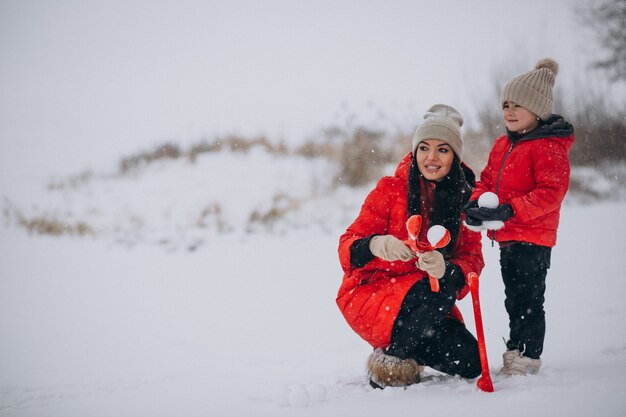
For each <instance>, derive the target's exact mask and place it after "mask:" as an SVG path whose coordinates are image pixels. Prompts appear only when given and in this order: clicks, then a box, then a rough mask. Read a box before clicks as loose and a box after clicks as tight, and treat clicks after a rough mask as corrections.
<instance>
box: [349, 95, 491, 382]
mask: <svg viewBox="0 0 626 417" xmlns="http://www.w3.org/2000/svg"><path fill="white" fill-rule="evenodd" d="M424 118H425V121H424V123H423V124H422V125H421V126H420V127H419V128H418V129H417V131H416V133H415V135H414V137H413V152H412V153H410V154H408V155H407V156H406V157H405V158H404V159H403V160H402V162H401V163H400V165H399V166H398V168H397V170H396V173H395V175H394V176H389V177H384V178H382V179H381V180H380V181H379V182H378V184H377V185H376V188H375V189H374V190H373V191H372V192H371V193H370V194H369V195H368V197H367V198H366V200H365V203H364V204H363V207H362V208H361V212H360V214H359V216H358V217H357V219H356V220H355V221H354V222H353V223H352V225H350V227H348V229H347V231H346V232H345V233H344V234H343V235H342V236H341V238H340V243H339V258H340V262H341V266H342V268H343V270H344V272H345V275H344V278H343V282H342V285H341V287H340V289H339V293H338V295H337V304H338V306H339V308H340V310H341V312H342V313H343V315H344V317H345V319H346V321H347V322H348V324H349V325H350V326H351V327H352V329H353V330H354V331H355V332H356V333H357V334H358V335H359V336H361V337H362V338H363V339H365V340H366V341H367V342H368V343H370V344H371V345H372V346H373V347H374V348H375V351H374V353H373V354H372V355H371V356H370V358H369V360H368V372H369V376H370V383H371V384H372V386H375V387H385V386H405V385H409V384H412V383H415V382H419V378H420V372H421V370H422V367H423V366H424V365H428V366H430V367H433V368H435V369H438V370H440V371H442V372H446V373H449V374H453V375H461V376H463V377H466V378H473V377H476V376H478V375H479V374H480V359H479V354H478V347H477V342H476V339H475V338H474V337H473V336H472V334H471V333H470V332H469V331H468V330H467V329H466V328H465V326H464V324H463V322H462V318H461V316H460V313H459V311H458V309H457V308H456V306H455V300H456V299H457V298H459V299H460V298H462V297H464V296H465V295H466V294H467V292H468V288H467V285H466V279H465V277H466V276H467V275H468V274H469V273H470V272H476V273H479V274H480V272H481V270H482V268H483V265H484V264H483V259H482V253H481V238H480V234H479V233H475V232H472V231H470V230H469V229H467V228H466V227H465V226H463V224H462V219H461V215H462V207H463V206H464V204H465V203H466V202H467V201H468V199H469V196H470V194H471V190H472V185H473V183H474V174H473V173H472V171H471V170H470V169H469V168H468V167H466V166H465V165H463V164H462V163H461V156H462V149H463V142H462V139H461V134H460V127H461V125H462V123H463V120H462V118H461V115H460V114H459V113H458V112H457V111H456V110H455V109H454V108H452V107H450V106H446V105H435V106H433V107H431V108H430V109H429V110H428V112H427V113H426V114H425V116H424ZM413 214H421V215H422V216H423V219H424V222H423V223H424V227H422V229H421V232H420V240H421V241H426V232H427V229H428V226H431V225H435V224H440V225H443V226H444V227H446V228H447V229H448V231H449V232H450V234H451V238H452V239H451V242H450V243H449V244H448V245H447V246H446V247H444V248H442V249H439V250H435V251H429V252H425V253H423V254H419V258H416V255H415V253H414V252H413V251H412V250H411V249H409V248H408V247H407V246H406V245H405V244H404V243H403V242H402V241H403V240H406V239H407V238H408V232H407V230H406V221H407V219H408V217H409V216H411V215H413ZM429 274H430V275H431V276H434V277H436V278H438V279H439V283H440V291H439V292H433V291H431V289H430V285H429V280H428V279H425V278H427V277H428V275H429Z"/></svg>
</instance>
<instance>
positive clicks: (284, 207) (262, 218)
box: [248, 193, 300, 230]
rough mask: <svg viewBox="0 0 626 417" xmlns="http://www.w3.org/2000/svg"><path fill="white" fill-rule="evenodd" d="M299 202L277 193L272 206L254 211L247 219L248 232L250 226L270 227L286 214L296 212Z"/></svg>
mask: <svg viewBox="0 0 626 417" xmlns="http://www.w3.org/2000/svg"><path fill="white" fill-rule="evenodd" d="M299 207H300V202H299V201H298V200H297V199H295V198H292V197H290V196H288V195H287V194H283V193H278V194H276V195H274V197H273V198H272V205H271V206H270V208H269V209H268V210H265V211H261V210H254V211H252V213H250V216H249V218H248V225H249V227H248V230H250V226H252V227H253V226H255V225H264V226H271V225H272V224H274V223H275V222H277V221H278V220H280V219H282V218H283V217H285V215H287V213H289V212H292V211H295V210H297V209H298V208H299Z"/></svg>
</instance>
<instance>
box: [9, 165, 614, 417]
mask: <svg viewBox="0 0 626 417" xmlns="http://www.w3.org/2000/svg"><path fill="white" fill-rule="evenodd" d="M252 155H253V156H254V157H252V158H243V159H242V160H241V161H239V162H237V161H236V160H235V159H236V158H237V157H233V156H227V155H222V156H221V157H220V158H217V157H212V156H211V157H207V158H206V159H205V161H207V163H206V164H205V165H200V166H201V167H204V168H203V169H201V168H199V167H198V166H195V168H192V169H193V170H194V172H195V174H193V175H192V174H190V173H189V172H187V171H185V170H188V169H189V168H188V167H187V168H185V169H179V170H178V171H176V172H178V174H175V173H174V172H172V175H174V176H172V175H167V176H165V175H162V176H160V175H150V176H148V175H147V174H142V175H144V176H142V175H138V176H137V177H134V178H121V179H110V178H109V179H106V178H104V177H102V178H99V179H98V178H97V179H96V180H93V181H91V182H90V183H89V184H88V185H86V186H84V187H79V188H77V189H74V190H73V191H71V192H70V191H67V192H66V193H65V194H62V195H61V194H56V192H54V191H50V190H45V189H43V188H42V187H40V186H39V187H38V186H37V185H34V184H30V183H22V184H15V183H12V184H7V183H6V182H5V183H3V184H0V185H1V186H2V187H1V189H2V190H3V193H4V196H5V197H8V198H10V199H11V202H12V203H14V204H16V205H18V206H19V207H20V209H22V210H24V211H25V212H27V213H28V214H32V213H42V212H46V213H51V212H55V213H57V214H58V216H59V217H60V218H63V216H69V217H71V216H70V215H68V214H67V213H68V212H71V215H72V216H78V217H79V218H82V219H86V220H87V221H91V222H94V224H97V226H98V230H99V231H100V232H101V234H100V235H99V236H98V237H83V238H78V237H68V236H65V237H50V236H38V235H34V236H30V235H28V234H27V233H26V232H25V231H24V230H23V229H21V228H18V227H17V226H15V225H14V223H13V222H12V221H11V217H10V216H8V217H5V221H4V222H3V224H2V225H1V226H0V254H1V255H0V259H1V260H0V416H2V417H5V416H14V417H22V416H28V417H38V416H46V417H54V416H59V417H61V416H63V417H67V416H81V417H98V416H116V417H126V416H128V417H141V416H150V417H154V416H172V415H178V416H312V415H315V416H319V415H325V416H343V417H347V416H380V415H413V414H414V415H450V416H457V415H463V416H468V417H469V416H482V417H484V416H492V415H494V416H495V415H503V416H524V417H526V416H530V415H532V416H552V415H555V414H558V415H566V416H568V417H574V416H585V417H587V416H590V415H595V416H603V417H604V416H607V417H609V416H624V415H625V414H626V397H625V396H624V394H623V393H624V392H626V326H625V321H626V305H625V303H624V302H623V297H624V294H625V293H626V280H624V272H623V271H624V262H623V258H622V257H621V256H622V252H623V249H624V247H626V245H625V243H626V241H625V240H626V238H625V237H624V236H625V232H626V230H625V229H626V228H625V222H624V219H623V213H624V212H625V209H626V203H624V202H605V203H597V204H593V205H580V204H574V203H573V202H572V201H570V204H566V205H565V206H564V208H563V211H562V224H561V227H560V233H559V242H558V244H557V246H556V248H555V249H554V251H553V266H552V268H551V270H550V272H549V276H548V290H547V301H546V310H547V320H548V332H547V338H546V346H545V353H544V356H543V360H544V368H543V369H542V372H541V374H540V375H538V376H530V377H514V378H510V379H503V378H500V377H498V376H494V381H495V390H496V391H495V392H494V393H491V394H487V393H483V392H479V391H477V390H476V386H475V381H473V380H472V381H465V380H462V379H458V378H440V377H439V375H437V374H436V373H435V372H434V371H433V372H431V374H432V375H433V379H432V380H429V381H426V382H424V383H422V384H418V385H415V386H412V387H409V388H408V389H406V390H404V389H386V390H384V391H378V390H372V389H370V388H369V387H368V385H367V381H366V379H365V374H364V365H365V360H366V357H367V355H368V354H369V352H370V348H369V347H368V345H367V344H366V343H365V342H363V341H361V340H360V339H359V338H358V337H357V336H356V335H355V334H354V333H353V332H352V331H351V330H350V329H349V328H348V326H347V325H346V324H345V322H344V321H343V318H342V317H341V315H340V313H339V310H338V309H337V307H336V305H335V302H334V299H335V294H336V291H337V289H338V287H339V284H340V280H341V270H340V267H339V263H338V260H337V254H336V245H337V240H338V237H339V235H340V234H341V233H342V232H343V230H344V229H345V227H346V226H347V225H348V223H349V222H350V221H351V220H352V218H353V217H354V216H355V215H356V212H357V210H358V208H359V206H360V204H361V203H362V198H363V196H364V193H365V192H367V190H365V189H364V190H356V191H349V190H340V191H338V192H336V193H334V194H332V196H330V197H324V198H316V199H312V200H311V201H310V202H308V203H304V204H302V206H301V207H300V209H299V210H298V211H295V212H292V213H291V214H290V215H288V216H287V218H286V219H284V221H283V223H281V224H282V226H281V225H278V226H276V227H274V228H272V230H270V231H268V232H264V231H263V230H262V228H261V229H259V230H255V231H254V233H249V230H246V228H245V227H241V228H238V227H237V225H238V223H237V222H238V221H240V220H241V219H244V221H245V219H246V212H245V210H244V209H243V208H248V211H250V210H253V209H255V208H258V207H260V206H262V205H263V204H267V202H268V201H271V197H272V195H274V194H275V193H277V192H279V191H284V192H288V193H289V194H290V195H293V196H296V197H300V198H311V196H315V195H316V193H315V192H313V191H311V190H312V189H313V188H315V187H317V188H318V191H319V189H322V190H324V189H325V187H326V186H327V185H328V184H327V183H320V182H319V178H322V177H324V175H326V176H329V172H328V168H323V167H322V168H320V167H319V166H318V165H315V164H316V162H306V161H298V160H296V161H293V160H292V161H291V162H285V163H284V164H285V165H284V166H283V167H282V168H280V164H281V163H282V162H277V161H273V160H269V161H268V160H267V157H266V156H263V155H254V154H252ZM233 158H235V159H233ZM237 163H240V165H239V166H237V169H234V168H233V167H234V166H236V165H237ZM180 165H181V166H183V165H184V164H182V163H180ZM262 165H263V166H268V167H269V166H272V167H273V168H272V169H274V170H275V171H272V172H271V173H270V171H268V170H262V169H260V167H261V166H262ZM172 166H173V165H172ZM172 166H168V167H163V168H162V169H163V170H168V169H173V168H172ZM211 167H213V168H211ZM229 167H230V168H229ZM154 169H156V168H154ZM211 169H215V172H220V171H221V172H222V175H221V176H218V177H212V175H213V174H212V173H213V172H214V171H211ZM228 169H231V170H233V171H236V170H238V172H246V171H245V170H249V171H248V172H249V174H250V175H249V176H247V177H244V179H245V181H244V183H243V184H244V185H240V186H239V189H238V191H237V192H236V193H226V194H224V191H223V190H219V189H217V188H215V187H217V184H219V182H218V181H216V180H215V178H218V179H220V180H226V181H228V182H227V183H228V184H230V183H231V182H230V181H232V179H230V178H231V177H229V173H228V172H226V170H228ZM268 169H269V168H268ZM281 169H284V170H287V171H288V172H292V173H293V175H291V176H289V178H288V179H283V180H279V179H278V178H284V175H283V174H281V173H280V172H279V171H280V170H281ZM302 170H304V172H306V173H309V174H311V175H310V176H308V177H307V175H302ZM277 172H278V173H277ZM314 173H317V174H314ZM149 178H152V179H151V180H150V179H149ZM165 178H168V179H167V180H166V179H165ZM176 178H177V179H178V182H177V180H176ZM192 178H195V180H193V179H192ZM312 178H318V182H317V183H316V184H317V185H315V186H312V185H311V184H310V183H309V182H307V181H310V180H311V179H312ZM37 180H38V181H39V182H38V184H39V185H42V184H43V182H41V179H37ZM290 181H291V182H290ZM313 182H315V181H313ZM168 184H169V185H168ZM234 184H235V183H234V182H233V185H234ZM277 184H278V185H277ZM280 184H283V185H284V189H283V190H279V188H281V187H282V185H280ZM129 187H130V188H132V187H135V188H136V189H138V190H148V191H147V192H144V193H142V195H141V198H138V197H137V198H135V197H136V193H134V192H131V191H129ZM159 187H164V188H159ZM263 187H266V188H263ZM149 190H156V191H154V192H150V191H149ZM164 190H170V191H171V193H169V194H168V191H164ZM255 190H256V191H255ZM259 190H261V191H259ZM320 194H323V193H320ZM218 197H221V199H220V200H219V202H220V204H221V205H222V207H223V208H224V213H225V214H224V216H225V217H228V216H229V215H231V216H232V217H231V218H230V219H231V220H230V222H231V224H233V225H235V226H234V227H233V229H232V230H230V231H229V232H227V233H218V232H217V231H216V229H215V228H212V227H211V226H210V225H209V226H206V225H205V227H204V228H202V227H197V222H193V221H188V222H185V221H184V219H185V218H192V219H195V217H194V216H195V214H196V213H195V212H193V211H191V213H192V214H193V215H192V214H189V213H190V210H191V209H192V208H193V207H196V208H198V207H201V206H202V204H203V203H204V202H206V201H209V202H210V201H215V199H216V198H218ZM134 201H137V202H141V203H137V205H136V206H133V205H132V202H134ZM35 202H37V207H35ZM90 207H91V208H99V211H98V210H96V211H95V212H94V211H93V210H90ZM124 207H136V211H135V212H134V213H135V214H137V215H138V216H141V215H142V214H143V215H144V216H145V217H144V218H143V222H142V223H141V224H142V226H141V227H138V228H136V229H133V232H132V233H131V234H128V233H126V234H125V232H123V231H120V230H122V229H123V228H124V227H125V225H126V223H125V221H124V218H123V216H124V214H123V213H124ZM237 207H238V208H239V211H237V209H236V208H237ZM5 208H6V207H5ZM229 208H232V210H228V209H229ZM166 213H169V214H166ZM237 213H238V214H237ZM168 216H169V217H168ZM167 219H169V223H168V220H167ZM294 219H297V221H296V220H294ZM307 219H310V220H307ZM307 222H308V223H312V224H313V226H309V227H307ZM194 225H195V226H194ZM126 230H128V229H126ZM159 234H161V235H164V236H165V237H166V238H169V239H166V240H167V242H166V243H163V242H164V241H163V240H162V238H163V236H160V237H159V236H158V235H159ZM120 236H124V237H125V238H126V240H124V239H120ZM129 236H130V237H129ZM120 242H121V243H123V244H120ZM129 242H130V244H129ZM189 242H196V243H198V244H197V245H195V246H193V247H194V248H195V250H193V251H191V250H187V248H189V244H188V243H189ZM484 254H485V258H486V262H487V267H486V269H485V271H484V272H483V275H482V277H481V303H482V308H483V318H484V325H485V332H486V337H487V348H488V353H489V361H490V365H491V369H492V372H493V373H494V374H495V372H496V370H497V369H498V367H499V365H500V363H501V359H500V355H501V353H502V350H503V347H504V346H503V342H502V337H504V336H506V334H507V320H506V313H505V311H504V306H503V287H502V284H501V281H500V278H499V273H498V250H497V245H496V247H491V245H490V244H489V242H485V244H484ZM459 305H460V307H461V309H462V311H463V313H464V316H465V319H466V322H467V323H468V325H469V327H470V329H471V330H472V331H473V330H474V329H473V315H472V311H471V304H470V299H469V297H468V298H467V299H465V300H463V301H461V302H460V303H459ZM320 386H322V387H323V389H324V391H325V395H324V396H323V397H324V398H323V399H322V400H321V401H314V402H310V403H309V404H306V405H304V406H292V405H289V404H285V403H284V401H282V400H281V396H283V395H284V394H285V393H286V392H288V390H289V389H295V390H302V388H304V389H308V390H309V391H313V390H317V391H320Z"/></svg>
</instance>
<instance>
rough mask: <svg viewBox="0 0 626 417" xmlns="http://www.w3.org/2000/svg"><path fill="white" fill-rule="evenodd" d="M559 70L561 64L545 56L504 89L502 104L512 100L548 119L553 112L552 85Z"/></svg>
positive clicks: (541, 117) (543, 118)
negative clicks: (530, 69)
mask: <svg viewBox="0 0 626 417" xmlns="http://www.w3.org/2000/svg"><path fill="white" fill-rule="evenodd" d="M558 72H559V64H558V63H557V62H556V61H555V60H553V59H551V58H545V59H542V60H541V61H539V62H537V65H535V68H534V69H533V70H532V71H529V72H527V73H525V74H521V75H518V76H517V77H515V78H513V79H512V80H511V81H510V82H509V83H508V84H507V85H506V86H505V87H504V88H503V89H502V97H501V104H502V105H504V103H505V102H506V101H512V102H514V103H516V104H519V105H520V106H522V107H525V108H526V109H528V110H530V111H531V112H532V113H533V114H536V115H537V116H538V117H539V118H540V119H542V120H546V119H548V118H549V117H550V115H551V114H552V103H553V101H554V99H553V97H552V87H554V79H555V77H556V74H558Z"/></svg>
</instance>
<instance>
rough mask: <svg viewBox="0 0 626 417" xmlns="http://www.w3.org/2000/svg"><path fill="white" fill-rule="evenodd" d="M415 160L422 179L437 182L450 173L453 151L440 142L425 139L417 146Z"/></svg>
mask: <svg viewBox="0 0 626 417" xmlns="http://www.w3.org/2000/svg"><path fill="white" fill-rule="evenodd" d="M415 159H416V160H417V167H418V168H419V170H420V172H421V173H422V175H423V176H424V178H426V179H427V180H430V181H437V182H439V181H441V180H442V179H443V177H445V176H446V175H448V173H449V172H450V168H451V167H452V161H453V160H454V151H453V150H452V148H451V147H450V145H448V144H447V143H446V142H444V141H442V140H439V139H426V140H423V141H421V142H420V143H419V145H417V150H416V151H415Z"/></svg>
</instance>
